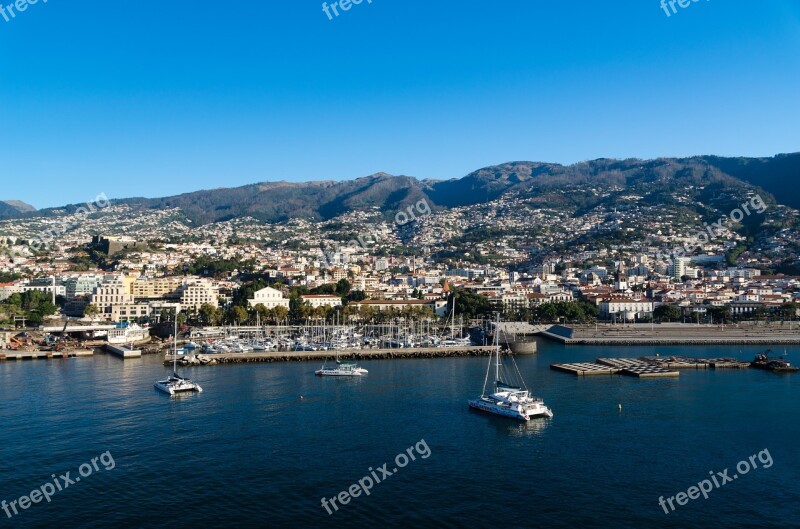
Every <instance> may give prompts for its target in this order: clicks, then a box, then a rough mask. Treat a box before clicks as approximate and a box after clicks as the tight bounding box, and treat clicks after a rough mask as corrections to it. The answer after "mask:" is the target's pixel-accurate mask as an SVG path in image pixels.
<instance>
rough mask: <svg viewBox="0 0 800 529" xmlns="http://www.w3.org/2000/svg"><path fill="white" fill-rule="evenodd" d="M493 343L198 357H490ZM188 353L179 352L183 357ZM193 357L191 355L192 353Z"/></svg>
mask: <svg viewBox="0 0 800 529" xmlns="http://www.w3.org/2000/svg"><path fill="white" fill-rule="evenodd" d="M492 351H494V347H491V346H475V347H441V348H410V349H345V350H341V351H277V352H266V353H221V354H209V355H204V354H202V353H201V354H198V355H197V356H200V357H204V358H209V359H213V360H216V361H217V364H249V363H272V362H311V361H322V360H325V359H326V358H327V359H334V358H336V357H338V358H339V360H359V361H360V360H385V359H392V358H453V357H461V356H489V354H491V352H492ZM183 356H184V355H179V357H178V358H179V359H180V358H182V357H183ZM190 356H191V355H190ZM172 360H173V359H172V355H169V354H168V355H166V357H165V359H164V363H165V364H171V363H172Z"/></svg>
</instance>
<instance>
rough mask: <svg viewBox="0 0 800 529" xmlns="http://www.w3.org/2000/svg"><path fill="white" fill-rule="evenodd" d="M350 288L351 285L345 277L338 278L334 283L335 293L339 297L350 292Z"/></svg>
mask: <svg viewBox="0 0 800 529" xmlns="http://www.w3.org/2000/svg"><path fill="white" fill-rule="evenodd" d="M351 288H352V285H351V284H350V281H348V280H347V279H340V280H339V282H338V283H336V294H338V295H339V296H341V297H344V296H346V295H347V294H349V293H350V289H351Z"/></svg>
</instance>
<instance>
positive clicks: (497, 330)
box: [494, 312, 500, 390]
mask: <svg viewBox="0 0 800 529" xmlns="http://www.w3.org/2000/svg"><path fill="white" fill-rule="evenodd" d="M494 344H495V349H494V353H495V355H496V358H495V363H494V387H495V390H497V383H498V382H499V381H500V313H499V312H498V313H497V319H496V323H495V326H494Z"/></svg>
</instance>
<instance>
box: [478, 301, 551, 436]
mask: <svg viewBox="0 0 800 529" xmlns="http://www.w3.org/2000/svg"><path fill="white" fill-rule="evenodd" d="M494 338H495V339H494V352H493V353H492V354H491V355H490V356H489V365H488V366H487V368H486V378H485V379H484V381H483V393H482V394H481V396H480V397H478V398H477V399H473V400H470V401H469V406H470V408H475V409H477V410H481V411H485V412H488V413H494V414H495V415H502V416H504V417H512V418H514V419H518V420H521V421H529V420H531V419H535V418H537V417H548V418H549V417H552V416H553V412H552V411H551V410H550V408H548V407H547V406H545V405H544V401H543V400H542V399H540V398H537V397H532V396H531V394H530V392H529V391H528V390H527V389H526V388H525V382H524V381H523V380H522V373H520V372H519V368H517V363H516V362H514V368H515V369H516V371H517V375H518V376H519V380H520V382H521V386H512V385H509V384H507V383H505V382H503V381H502V379H501V377H500V367H501V364H500V318H499V316H498V318H497V324H496V326H495V329H494ZM493 358H494V366H495V367H494V380H495V382H494V393H492V394H490V395H487V394H486V386H487V384H488V382H489V373H490V372H491V369H492V359H493ZM512 360H513V358H512Z"/></svg>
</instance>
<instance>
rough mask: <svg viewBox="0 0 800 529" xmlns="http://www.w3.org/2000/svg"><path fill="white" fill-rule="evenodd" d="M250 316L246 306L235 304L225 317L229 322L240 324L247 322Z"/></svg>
mask: <svg viewBox="0 0 800 529" xmlns="http://www.w3.org/2000/svg"><path fill="white" fill-rule="evenodd" d="M248 317H249V314H247V310H246V309H245V308H244V307H239V306H234V307H231V308H230V309H228V312H227V314H226V316H225V319H226V320H227V321H228V323H233V324H236V325H240V324H242V323H244V322H246V321H247V318H248Z"/></svg>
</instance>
